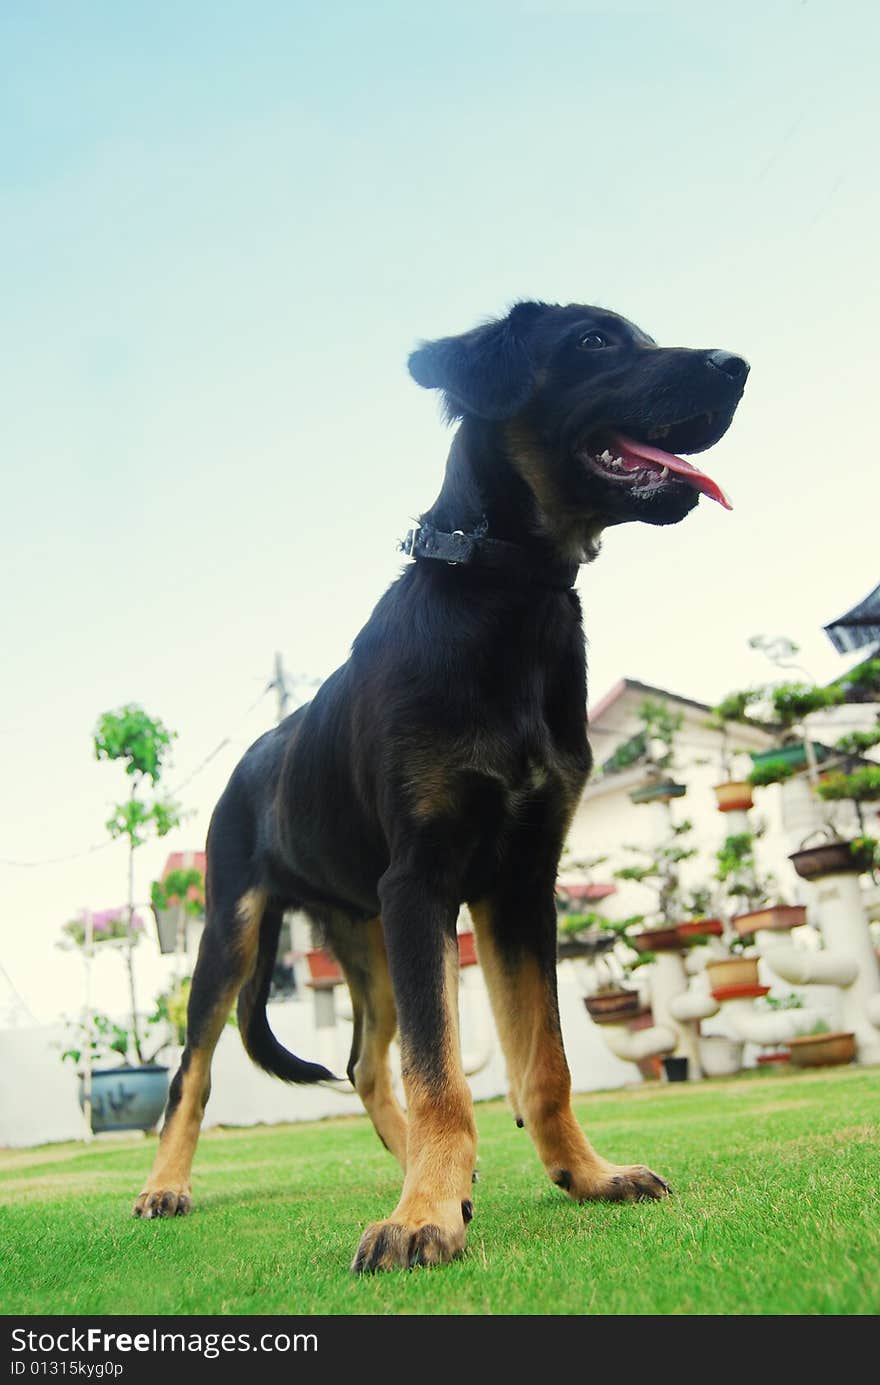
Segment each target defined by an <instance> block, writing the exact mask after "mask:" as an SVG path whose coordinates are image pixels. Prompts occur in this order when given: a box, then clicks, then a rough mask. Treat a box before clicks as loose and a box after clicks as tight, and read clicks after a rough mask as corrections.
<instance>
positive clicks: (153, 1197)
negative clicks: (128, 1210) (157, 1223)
mask: <svg viewBox="0 0 880 1385" xmlns="http://www.w3.org/2000/svg"><path fill="white" fill-rule="evenodd" d="M191 1208H192V1195H191V1194H190V1191H189V1189H188V1188H145V1189H144V1191H143V1192H142V1193H141V1195H140V1197H139V1198H138V1200H137V1202H136V1203H135V1204H134V1209H133V1210H134V1215H135V1216H136V1217H143V1218H144V1220H145V1221H150V1220H151V1219H152V1218H153V1217H185V1216H186V1215H187V1213H188V1212H189V1211H190V1210H191Z"/></svg>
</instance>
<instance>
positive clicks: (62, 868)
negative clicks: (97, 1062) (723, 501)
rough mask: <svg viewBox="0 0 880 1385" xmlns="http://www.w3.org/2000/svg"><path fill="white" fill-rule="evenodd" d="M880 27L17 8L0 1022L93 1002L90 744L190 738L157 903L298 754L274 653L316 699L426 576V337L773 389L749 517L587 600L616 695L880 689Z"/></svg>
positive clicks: (6, 126) (628, 573)
mask: <svg viewBox="0 0 880 1385" xmlns="http://www.w3.org/2000/svg"><path fill="white" fill-rule="evenodd" d="M878 15H880V12H878V9H877V7H876V6H875V5H873V4H870V3H862V2H861V0H849V2H848V3H846V4H843V5H842V4H839V3H830V2H829V3H816V0H771V2H770V3H755V2H753V0H746V3H741V4H739V5H737V6H707V5H704V4H697V3H685V2H684V0H682V3H674V0H668V3H656V4H650V3H641V4H639V3H616V4H614V5H613V6H611V5H610V4H609V5H606V6H605V7H603V6H600V5H593V4H590V3H576V2H574V0H571V2H567V3H552V2H550V0H548V3H541V2H540V0H531V2H530V3H500V2H499V3H493V2H492V0H469V2H468V3H466V4H464V3H459V2H458V0H447V3H445V4H444V5H443V6H427V5H422V4H418V3H412V0H408V3H404V0H389V3H371V4H370V5H359V4H358V5H355V4H347V3H334V4H317V3H314V4H312V3H295V0H293V2H292V0H287V3H282V0H259V3H256V4H254V3H253V0H248V3H244V2H243V0H233V2H232V3H218V0H211V2H210V3H206V2H203V0H188V3H187V4H186V5H183V6H181V5H179V4H170V3H163V2H162V0H151V3H149V4H147V3H141V2H140V0H129V3H126V4H125V5H119V4H118V3H115V0H114V3H103V0H90V3H88V4H83V5H77V6H67V5H64V4H62V3H60V2H59V0H54V3H40V0H30V2H29V3H27V4H25V3H11V4H7V5H5V6H3V7H2V12H0V255H2V259H3V266H4V270H5V273H4V305H3V313H2V317H0V355H2V374H3V382H4V388H3V396H4V402H3V409H2V425H0V426H2V454H3V463H2V465H3V483H4V484H3V490H4V504H3V506H2V511H0V515H2V518H0V523H2V530H3V543H2V554H0V565H2V575H3V591H4V597H5V600H4V601H3V605H2V612H3V614H2V622H3V627H4V628H3V647H4V651H5V656H6V660H5V663H6V676H5V678H4V680H3V685H2V689H0V698H2V706H0V750H2V756H3V774H2V776H0V817H2V827H3V832H2V848H0V850H2V857H3V864H2V865H0V890H2V894H3V929H4V934H5V945H4V950H3V954H2V966H3V968H4V969H5V973H6V978H7V979H6V981H5V982H4V976H3V972H0V1022H2V1017H3V1015H4V1013H5V1014H6V1016H7V1017H8V1015H9V1013H10V1006H11V1005H12V1003H13V1002H15V1003H16V1004H17V1001H16V997H19V998H20V1000H21V1001H22V1002H23V1005H24V1007H25V1010H26V1011H27V1012H28V1013H29V1014H30V1015H32V1016H33V1018H34V1019H36V1020H39V1021H41V1022H47V1021H50V1020H52V1019H53V1018H55V1017H56V1016H57V1015H58V1014H59V1013H61V1012H66V1013H71V1012H73V1011H74V1010H75V1009H76V1008H77V1007H78V1005H79V1003H80V999H81V980H82V978H81V975H80V972H79V969H78V962H77V959H75V958H73V957H70V956H68V955H65V954H63V953H61V952H59V951H58V949H57V947H56V943H57V940H58V936H59V929H60V926H61V924H62V923H63V922H64V921H65V919H67V918H69V917H71V916H72V915H73V914H74V913H75V912H76V911H77V910H78V909H79V908H81V907H86V906H87V907H91V908H95V909H100V908H104V907H108V906H110V905H114V904H118V903H121V902H122V901H123V899H124V898H125V885H126V862H125V852H124V848H123V847H122V846H121V845H119V844H117V845H113V846H105V843H106V840H107V837H106V832H105V830H104V827H103V824H104V821H105V819H106V817H107V816H108V813H109V811H110V808H111V806H112V804H113V802H114V801H115V800H116V799H117V798H119V797H121V796H124V793H125V782H124V776H123V774H122V771H121V770H120V769H119V767H118V766H113V765H108V764H104V763H102V764H99V763H97V762H95V761H94V759H93V758H92V753H91V733H92V730H93V728H94V725H95V723H96V721H97V719H98V717H99V716H100V714H101V713H102V712H104V711H106V710H109V709H113V708H116V707H118V706H120V705H121V704H123V703H125V702H129V701H134V702H138V703H140V704H141V705H143V706H144V707H146V709H147V710H148V711H149V712H150V713H151V714H153V715H155V716H158V717H160V718H161V719H162V720H163V721H164V722H165V724H166V725H167V726H169V727H172V728H174V729H175V730H176V731H177V732H178V738H177V740H176V741H175V745H174V760H173V764H172V766H171V767H170V768H169V772H168V775H167V777H166V784H167V787H168V788H169V789H175V788H176V787H177V786H180V798H181V802H182V805H183V808H184V809H185V811H186V813H187V817H186V820H185V822H184V825H183V826H182V828H181V829H180V830H179V831H176V832H175V833H174V834H173V835H172V836H170V837H168V838H166V839H165V840H164V841H162V842H157V843H154V844H152V845H150V846H146V847H144V848H142V850H141V851H140V852H139V853H138V855H137V869H136V892H137V895H138V898H139V899H146V898H147V897H148V894H149V884H150V881H151V880H152V879H154V878H156V877H157V876H158V875H159V874H160V873H161V870H162V866H163V864H164V861H165V859H166V857H167V855H168V852H169V851H171V850H176V849H186V848H195V849H197V848H200V847H201V846H202V845H203V842H204V837H205V832H206V829H207V824H208V820H209V817H210V813H211V809H212V807H213V804H214V802H215V801H216V799H217V797H218V796H219V794H220V792H222V788H223V785H224V783H225V781H226V779H227V778H228V776H229V774H230V772H231V770H232V769H233V767H234V765H235V763H236V761H237V759H238V757H239V756H240V754H241V753H242V751H243V750H244V749H245V747H246V746H247V745H248V744H249V743H250V742H251V741H252V740H253V739H255V738H256V736H257V735H259V734H260V733H261V732H262V731H263V730H264V729H266V727H267V726H269V725H271V724H272V721H273V718H274V713H275V703H274V699H273V696H272V694H271V693H266V692H265V689H266V685H267V683H268V681H269V679H270V677H271V672H272V661H273V658H274V654H275V651H276V650H277V651H279V652H281V654H282V656H283V659H284V662H285V666H286V668H287V669H288V670H289V671H290V672H291V673H293V674H296V675H298V676H299V677H300V679H301V684H300V686H301V688H302V689H303V690H304V691H303V695H307V691H305V690H306V689H307V687H308V683H309V681H310V680H316V679H320V678H321V677H324V676H326V675H327V674H328V673H330V672H331V671H332V670H333V669H334V668H335V667H337V666H338V664H340V663H341V662H342V661H343V660H344V659H345V658H346V657H347V653H348V650H349V647H350V644H351V640H352V639H353V637H354V635H355V634H356V632H357V631H358V629H359V628H360V626H361V625H362V624H363V623H364V621H365V620H366V619H367V617H368V616H369V613H370V610H371V609H372V606H373V604H374V603H375V601H376V600H377V599H378V597H379V596H380V595H381V593H382V592H383V590H384V589H385V588H386V587H387V585H388V584H389V583H390V582H391V581H392V580H394V578H395V577H396V575H397V574H398V572H399V571H400V568H401V563H402V559H401V556H400V554H399V553H398V552H397V551H396V545H397V542H398V540H399V539H400V538H401V537H402V536H403V534H404V533H405V531H406V529H407V527H408V526H409V523H410V521H411V519H412V517H413V516H415V515H417V514H419V513H420V512H421V511H422V510H424V509H426V508H427V507H428V506H429V505H430V503H431V502H432V501H433V499H434V497H435V496H436V494H437V491H438V490H439V486H440V481H441V477H442V471H443V465H444V461H445V455H446V451H447V450H448V446H449V441H450V434H449V431H448V429H447V428H446V426H445V425H444V424H443V422H442V420H441V417H440V411H439V408H438V402H437V400H436V399H435V398H434V397H433V395H431V394H430V393H426V392H424V391H422V390H420V389H419V388H418V387H417V386H416V385H415V384H414V383H413V382H412V381H411V380H410V378H409V376H408V374H407V371H406V358H407V355H408V353H409V351H410V350H411V349H412V347H413V346H414V345H415V344H416V343H417V342H418V341H419V340H422V339H425V338H431V337H434V336H440V335H445V334H448V333H452V332H458V331H463V330H465V329H467V328H469V327H471V326H473V325H475V324H476V323H478V322H480V321H482V320H485V319H486V318H488V317H491V316H493V315H498V314H503V313H504V312H505V311H506V310H507V308H508V307H509V306H510V304H511V303H513V302H514V301H516V300H517V299H521V298H529V297H534V298H539V299H544V300H547V301H551V302H562V303H567V302H572V301H575V302H585V303H596V304H600V305H603V306H605V307H608V308H612V309H614V310H615V311H618V312H621V313H623V314H624V315H625V316H627V317H629V318H631V319H632V320H633V321H635V322H637V323H638V324H639V325H640V326H641V327H643V328H644V329H645V330H646V331H648V332H649V333H650V334H651V335H652V336H654V337H655V338H656V339H657V340H658V341H659V342H660V343H661V344H665V345H683V346H696V347H707V348H709V347H724V348H726V349H728V350H732V351H736V352H738V353H740V354H742V355H745V356H746V357H747V358H748V359H749V361H750V362H751V366H752V373H751V376H750V379H749V383H748V386H747V390H746V395H745V398H744V400H743V403H742V404H741V406H740V410H739V412H738V415H737V417H736V419H735V421H734V425H733V427H732V428H731V430H730V432H729V433H728V435H727V436H726V437H725V438H724V440H723V441H722V442H721V443H720V444H719V445H718V446H717V448H715V449H714V450H713V453H712V457H711V462H709V460H708V459H707V460H706V463H705V465H706V469H708V470H709V471H710V473H711V474H712V475H713V476H714V477H715V478H716V479H717V480H718V481H719V482H720V483H721V485H722V486H723V487H724V488H725V490H726V491H727V492H728V493H729V495H730V496H731V498H732V500H733V503H734V507H735V508H734V510H733V512H732V513H731V514H728V513H727V512H725V511H723V510H722V509H721V508H720V507H718V506H715V505H712V504H711V503H710V502H708V501H707V500H705V499H701V502H700V504H699V506H698V508H697V510H696V511H695V512H694V513H693V514H692V515H691V516H689V517H688V518H687V519H686V520H685V521H684V523H682V524H681V525H680V526H677V527H675V528H670V529H651V528H648V527H645V526H637V525H630V526H622V527H620V528H617V529H614V530H612V531H610V532H609V533H608V535H607V538H606V541H605V546H604V551H603V553H602V554H601V556H600V558H599V559H598V560H597V562H595V563H594V564H592V565H591V566H590V567H588V568H585V569H584V570H583V571H582V575H581V577H580V578H579V582H578V589H579V591H580V594H581V598H582V602H583V606H584V612H585V625H586V630H587V634H588V639H589V660H590V670H591V672H590V694H591V699H592V700H594V701H597V700H598V699H599V698H600V697H601V696H602V695H603V694H604V693H605V692H607V690H608V689H609V688H610V687H611V686H612V685H613V684H614V683H615V682H616V681H617V680H618V679H619V678H620V677H624V676H628V677H631V678H638V679H640V680H642V681H644V682H648V683H653V684H656V685H658V686H660V687H663V688H667V689H669V690H671V691H674V692H678V693H681V694H683V695H685V696H688V697H691V698H696V699H698V700H703V701H707V702H712V701H714V700H716V699H717V698H719V697H721V696H722V695H723V694H724V693H726V692H727V691H729V690H731V689H732V688H737V687H742V686H746V685H750V684H753V683H756V682H760V681H762V680H764V679H766V678H767V677H768V676H772V675H773V674H774V670H773V668H772V667H771V666H769V665H768V663H767V661H766V659H764V658H763V657H762V656H761V655H760V654H758V653H755V652H754V651H751V650H750V649H749V647H748V644H747V641H748V639H749V637H750V636H752V635H755V634H759V633H764V634H785V635H787V636H789V637H790V638H792V639H794V640H795V641H797V642H798V643H799V645H800V646H801V654H800V656H799V658H800V661H801V662H802V663H803V664H804V665H805V666H806V667H807V668H808V670H809V671H810V673H811V674H812V675H813V676H814V677H816V678H831V677H834V676H836V675H837V674H838V673H840V672H842V671H843V668H844V667H846V666H847V662H852V659H851V658H850V660H849V661H847V660H842V659H841V656H839V655H838V654H836V652H835V651H834V650H833V648H832V646H831V644H830V643H829V641H828V640H827V638H826V636H825V635H824V634H823V633H822V625H823V623H825V622H827V621H829V620H831V619H833V618H834V617H835V616H837V615H839V614H841V613H842V612H843V611H845V610H846V609H847V608H848V607H850V606H851V605H853V604H854V603H855V602H856V601H858V600H860V599H861V598H862V597H863V596H864V595H865V594H866V593H867V592H868V591H870V590H871V589H872V588H873V587H874V586H875V585H876V584H877V582H878V581H880V571H878V567H880V563H878V555H877V549H878V545H877V539H876V534H877V515H878V479H877V478H878V471H877V464H876V460H875V448H874V443H873V438H872V428H871V422H870V419H871V416H872V413H873V402H874V399H875V397H876V389H877V386H876V379H875V371H876V356H877V352H876V322H877V318H878V308H880V302H878V298H880V294H878V273H877V261H878V255H877V249H876V241H877V224H878V220H880V217H878V213H880V205H878V203H880V197H878V191H877V180H876V177H875V169H876V151H877V148H878V136H880V99H878V96H877V84H876V71H875V64H876V52H877V40H878V37H880V34H878V29H880V18H878ZM95 847H98V848H100V849H97V850H93V848H95ZM113 965H114V963H113V959H106V961H105V962H104V963H102V967H103V968H104V972H105V973H106V974H102V976H101V977H99V978H98V981H99V984H98V999H99V1001H101V1000H102V999H103V1000H104V1003H106V1004H108V1005H109V1004H110V1003H111V999H112V996H113V994H114V993H115V990H114V988H115V989H116V990H118V989H119V988H120V987H121V971H119V972H116V973H114V972H113ZM142 968H143V973H144V979H143V981H142V983H141V984H142V988H143V989H144V990H146V991H147V992H149V989H150V986H151V985H152V984H153V982H154V981H155V980H156V979H157V978H161V976H162V975H163V974H164V973H163V972H162V969H161V964H160V963H159V962H158V961H157V960H156V959H155V958H153V957H151V956H149V955H148V948H147V947H146V945H145V947H144V956H143V958H142ZM4 985H5V989H4ZM13 988H14V989H13ZM102 988H103V989H102ZM23 1012H24V1011H23V1010H22V1009H21V1008H19V1009H18V1014H19V1017H20V1016H21V1014H22V1013H23Z"/></svg>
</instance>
